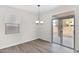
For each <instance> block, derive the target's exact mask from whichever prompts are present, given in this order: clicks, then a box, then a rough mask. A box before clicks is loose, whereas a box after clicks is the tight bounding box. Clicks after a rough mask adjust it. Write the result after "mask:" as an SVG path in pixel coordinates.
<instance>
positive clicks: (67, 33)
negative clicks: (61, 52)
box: [63, 18, 74, 48]
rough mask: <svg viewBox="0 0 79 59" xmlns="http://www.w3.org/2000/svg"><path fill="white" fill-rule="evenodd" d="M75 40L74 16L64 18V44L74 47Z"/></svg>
mask: <svg viewBox="0 0 79 59" xmlns="http://www.w3.org/2000/svg"><path fill="white" fill-rule="evenodd" d="M73 42H74V18H69V19H63V45H65V46H68V47H72V48H73V44H74V43H73Z"/></svg>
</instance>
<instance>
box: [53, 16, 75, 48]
mask: <svg viewBox="0 0 79 59" xmlns="http://www.w3.org/2000/svg"><path fill="white" fill-rule="evenodd" d="M74 19H75V18H74V16H73V15H72V16H66V17H63V18H54V19H53V20H52V41H53V43H56V44H59V45H63V46H65V47H68V48H72V49H74V47H75V38H74V37H75V36H74V35H75V31H74V29H75V25H74V21H75V20H74Z"/></svg>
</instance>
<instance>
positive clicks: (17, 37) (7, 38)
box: [0, 6, 37, 49]
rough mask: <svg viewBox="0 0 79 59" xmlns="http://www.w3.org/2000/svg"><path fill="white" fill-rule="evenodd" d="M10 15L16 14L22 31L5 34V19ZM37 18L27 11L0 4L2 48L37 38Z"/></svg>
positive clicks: (0, 45) (0, 47) (0, 38)
mask: <svg viewBox="0 0 79 59" xmlns="http://www.w3.org/2000/svg"><path fill="white" fill-rule="evenodd" d="M10 15H15V17H16V20H17V23H18V24H20V33H15V34H5V21H6V20H7V19H8V17H9V16H10ZM35 20H36V16H35V15H34V14H31V13H28V12H27V11H23V10H19V9H17V8H11V7H8V6H0V49H2V48H6V47H10V46H13V45H17V44H21V43H24V42H28V41H32V40H34V39H36V38H37V37H36V24H35Z"/></svg>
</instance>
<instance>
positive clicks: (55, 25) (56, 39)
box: [53, 20, 60, 44]
mask: <svg viewBox="0 0 79 59" xmlns="http://www.w3.org/2000/svg"><path fill="white" fill-rule="evenodd" d="M58 24H59V23H58V20H53V42H56V43H59V44H60V36H59V30H58Z"/></svg>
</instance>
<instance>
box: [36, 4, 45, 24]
mask: <svg viewBox="0 0 79 59" xmlns="http://www.w3.org/2000/svg"><path fill="white" fill-rule="evenodd" d="M37 7H38V16H37V17H38V20H37V21H36V22H35V23H36V24H40V23H44V22H43V21H40V5H37Z"/></svg>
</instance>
